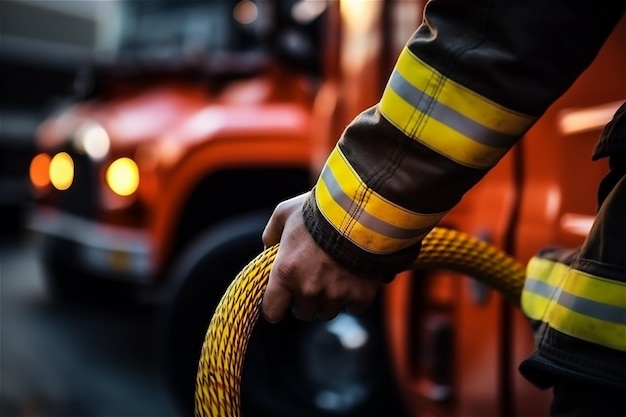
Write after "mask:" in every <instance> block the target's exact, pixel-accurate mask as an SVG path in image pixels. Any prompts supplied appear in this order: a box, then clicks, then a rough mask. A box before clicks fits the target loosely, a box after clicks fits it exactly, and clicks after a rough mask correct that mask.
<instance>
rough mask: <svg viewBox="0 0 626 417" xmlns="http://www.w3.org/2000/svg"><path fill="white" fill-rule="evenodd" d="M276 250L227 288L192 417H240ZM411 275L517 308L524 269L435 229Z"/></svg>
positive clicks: (204, 356) (206, 346) (205, 349)
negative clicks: (454, 280) (489, 294)
mask: <svg viewBox="0 0 626 417" xmlns="http://www.w3.org/2000/svg"><path fill="white" fill-rule="evenodd" d="M277 250H278V245H275V246H273V247H271V248H268V249H266V250H264V251H263V252H261V253H260V254H259V255H258V256H257V257H256V258H254V259H253V260H252V261H250V262H249V263H248V264H247V265H246V266H245V267H244V268H243V269H242V270H241V271H240V272H239V274H238V275H237V276H236V277H235V279H234V280H233V281H232V282H231V284H230V285H229V287H228V288H227V290H226V292H225V293H224V295H223V297H222V299H221V300H220V302H219V304H218V305H217V308H216V310H215V312H214V314H213V317H212V319H211V322H210V324H209V328H208V330H207V332H206V336H205V339H204V343H203V346H202V351H201V354H200V361H199V364H198V373H197V378H196V391H195V417H240V416H241V402H240V395H241V393H240V384H241V375H242V371H243V362H244V357H245V353H246V349H247V346H248V342H249V340H250V336H251V334H252V331H253V329H254V325H255V323H256V321H257V320H258V318H259V314H260V308H261V300H262V297H263V293H264V291H265V287H266V286H267V281H268V277H269V272H270V269H271V267H272V264H273V262H274V258H275V256H276V252H277ZM412 269H413V270H425V269H446V270H451V271H456V272H459V273H462V274H464V275H468V276H471V277H472V278H474V279H476V280H478V281H480V282H482V283H484V284H486V285H488V286H489V287H491V288H493V289H494V290H496V291H498V292H500V293H501V294H502V296H503V297H504V298H505V299H506V300H507V301H509V302H510V303H511V304H512V305H514V306H519V304H520V297H521V293H522V288H523V286H524V279H525V268H524V267H523V266H522V265H521V264H520V263H518V262H517V261H516V260H515V259H513V258H511V257H510V256H509V255H507V254H506V253H504V252H503V251H502V250H500V249H499V248H497V247H495V246H493V245H491V244H489V243H486V242H484V241H482V240H479V239H478V238H476V237H474V236H471V235H468V234H465V233H463V232H460V231H456V230H452V229H446V228H440V227H436V228H434V229H433V230H432V231H431V232H430V233H429V234H428V235H427V236H426V237H425V238H424V240H423V241H422V249H421V251H420V254H419V255H418V257H417V259H416V260H415V262H414V263H413V265H412Z"/></svg>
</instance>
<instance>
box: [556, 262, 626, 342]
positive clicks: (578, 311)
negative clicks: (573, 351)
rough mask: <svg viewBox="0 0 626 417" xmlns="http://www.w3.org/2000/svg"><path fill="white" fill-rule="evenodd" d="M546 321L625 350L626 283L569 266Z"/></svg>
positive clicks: (564, 329) (570, 332)
mask: <svg viewBox="0 0 626 417" xmlns="http://www.w3.org/2000/svg"><path fill="white" fill-rule="evenodd" d="M546 321H547V322H548V323H549V325H550V327H552V328H554V329H555V330H558V331H560V332H563V333H565V334H568V335H570V336H572V337H576V338H578V339H582V340H586V341H588V342H592V343H597V344H600V345H603V346H607V347H610V348H613V349H618V350H622V351H626V284H625V283H623V282H618V281H612V280H608V279H605V278H602V277H598V276H595V275H592V274H589V273H586V272H583V271H578V270H575V269H570V270H569V272H568V274H567V278H566V281H565V282H564V284H563V285H562V291H561V292H560V293H559V296H558V299H557V300H556V302H555V303H554V305H553V306H552V308H551V309H550V311H549V313H548V316H547V320H546Z"/></svg>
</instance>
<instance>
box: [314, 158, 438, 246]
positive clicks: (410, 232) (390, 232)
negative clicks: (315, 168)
mask: <svg viewBox="0 0 626 417" xmlns="http://www.w3.org/2000/svg"><path fill="white" fill-rule="evenodd" d="M321 176H322V180H323V181H324V183H325V184H326V187H327V188H328V190H329V192H330V193H331V195H332V196H333V199H334V200H335V201H336V202H337V204H339V205H340V206H341V208H342V209H343V210H344V211H345V212H346V213H348V214H350V215H353V214H354V211H355V210H354V208H355V207H359V206H358V204H356V203H355V202H354V201H352V199H351V198H350V197H349V196H348V195H346V194H345V193H344V192H343V190H342V189H341V187H340V186H339V183H338V182H337V179H336V178H335V176H334V175H333V173H332V171H331V170H330V168H328V167H325V168H324V170H323V172H322V175H321ZM358 222H359V223H360V224H362V225H363V226H365V227H367V228H368V229H371V230H373V231H375V232H377V233H380V234H381V235H385V236H389V237H392V238H395V239H411V238H415V237H417V236H420V235H423V234H425V233H428V232H429V231H430V229H431V228H432V227H420V228H416V229H405V228H401V227H396V226H394V225H392V224H389V223H387V222H385V221H383V220H381V219H379V218H377V217H374V216H372V215H370V214H369V213H367V212H366V211H364V210H363V211H360V212H359V216H358Z"/></svg>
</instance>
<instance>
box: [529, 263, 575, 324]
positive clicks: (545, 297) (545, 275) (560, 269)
mask: <svg viewBox="0 0 626 417" xmlns="http://www.w3.org/2000/svg"><path fill="white" fill-rule="evenodd" d="M568 269H569V267H568V266H567V265H565V264H562V263H560V262H556V261H553V260H549V259H545V258H539V257H534V258H531V260H530V261H529V262H528V266H527V269H526V281H525V282H524V289H523V290H522V304H521V306H522V311H524V313H525V314H526V316H528V317H529V318H530V319H533V320H542V319H543V318H544V316H545V314H546V312H547V311H548V309H549V307H550V302H551V300H552V299H553V298H554V295H555V294H556V293H557V292H558V291H559V286H560V284H561V283H562V282H563V280H564V279H565V276H566V274H567V270H568Z"/></svg>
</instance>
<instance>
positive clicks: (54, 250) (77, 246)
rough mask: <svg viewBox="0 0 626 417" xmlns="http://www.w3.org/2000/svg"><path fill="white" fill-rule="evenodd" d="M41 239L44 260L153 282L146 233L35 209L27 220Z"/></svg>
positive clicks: (113, 277)
mask: <svg viewBox="0 0 626 417" xmlns="http://www.w3.org/2000/svg"><path fill="white" fill-rule="evenodd" d="M27 227H28V229H30V230H32V231H33V232H34V233H35V234H37V235H38V237H40V238H41V239H42V241H43V243H45V244H42V245H41V246H40V248H41V251H42V253H41V255H42V257H43V259H44V261H50V262H55V263H57V264H61V265H67V266H68V267H70V268H71V269H72V270H77V271H79V272H82V273H84V274H86V275H87V276H90V277H98V278H105V279H110V280H116V281H124V282H128V283H132V284H139V285H148V284H150V283H152V282H154V279H153V275H154V274H153V270H152V267H151V256H152V247H151V245H150V241H149V239H148V233H147V232H145V231H138V230H134V229H130V228H124V227H117V226H108V225H102V224H99V223H95V222H92V221H89V220H86V219H83V218H80V217H77V216H73V215H70V214H67V213H62V212H59V211H57V210H53V209H37V210H35V211H34V212H33V213H32V214H31V216H30V219H29V221H28V223H27Z"/></svg>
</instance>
